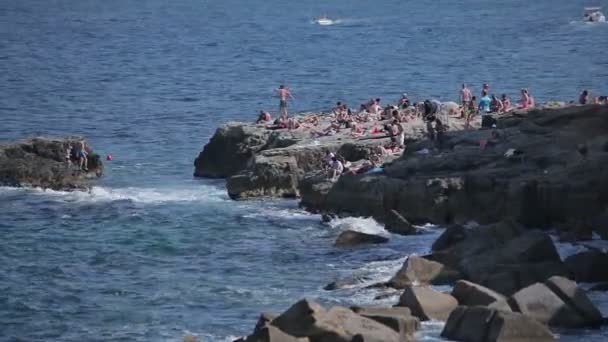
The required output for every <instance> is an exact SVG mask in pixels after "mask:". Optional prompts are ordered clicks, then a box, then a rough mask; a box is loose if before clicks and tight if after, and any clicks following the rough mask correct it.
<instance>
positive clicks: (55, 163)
mask: <svg viewBox="0 0 608 342" xmlns="http://www.w3.org/2000/svg"><path fill="white" fill-rule="evenodd" d="M83 140H84V139H83V138H82V137H70V138H61V139H59V138H33V139H28V140H24V141H21V142H18V143H14V144H7V145H0V185H6V186H28V187H40V188H44V189H47V188H48V189H53V190H76V189H86V188H88V187H90V185H91V181H92V180H93V179H96V178H98V177H101V176H102V175H103V164H102V162H101V158H100V156H99V155H97V154H96V153H94V152H93V150H92V149H91V148H90V147H89V146H88V144H86V146H85V150H86V151H87V153H88V171H85V170H81V169H80V168H79V164H78V156H77V155H76V154H75V152H76V150H77V149H78V148H77V146H80V142H81V141H83ZM70 145H71V146H73V148H74V149H73V150H72V151H73V152H72V154H70V158H69V162H68V160H67V159H66V156H67V155H68V153H67V149H68V146H70Z"/></svg>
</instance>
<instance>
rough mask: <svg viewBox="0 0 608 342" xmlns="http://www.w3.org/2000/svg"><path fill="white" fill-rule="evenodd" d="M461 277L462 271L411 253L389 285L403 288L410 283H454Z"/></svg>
mask: <svg viewBox="0 0 608 342" xmlns="http://www.w3.org/2000/svg"><path fill="white" fill-rule="evenodd" d="M460 277H461V275H460V272H458V271H455V270H452V269H450V268H448V267H446V266H445V265H443V264H441V263H439V262H436V261H432V260H427V259H425V258H422V257H419V256H416V255H411V256H409V257H408V258H407V259H406V260H405V262H404V263H403V266H402V267H401V269H400V270H399V271H397V274H395V275H394V276H393V278H391V280H389V281H388V283H387V285H388V286H390V287H394V288H397V289H403V288H405V287H406V286H408V285H424V284H427V285H428V284H433V285H445V284H449V283H453V282H454V281H456V280H457V279H459V278H460Z"/></svg>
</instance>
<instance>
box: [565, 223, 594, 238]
mask: <svg viewBox="0 0 608 342" xmlns="http://www.w3.org/2000/svg"><path fill="white" fill-rule="evenodd" d="M592 239H593V229H592V228H591V226H590V225H589V224H587V223H585V222H583V221H579V222H576V223H574V225H573V226H571V227H569V229H566V230H564V231H563V232H561V233H560V234H559V241H560V242H576V241H588V240H592Z"/></svg>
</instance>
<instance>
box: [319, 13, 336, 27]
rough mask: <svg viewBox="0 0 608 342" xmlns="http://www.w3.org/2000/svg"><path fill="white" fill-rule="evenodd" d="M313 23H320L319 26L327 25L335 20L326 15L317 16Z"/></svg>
mask: <svg viewBox="0 0 608 342" xmlns="http://www.w3.org/2000/svg"><path fill="white" fill-rule="evenodd" d="M315 23H317V24H319V25H321V26H329V25H333V24H334V23H335V22H334V21H333V20H331V19H329V18H328V17H327V16H326V15H324V16H322V17H319V18H317V19H315Z"/></svg>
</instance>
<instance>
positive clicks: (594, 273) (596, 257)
mask: <svg viewBox="0 0 608 342" xmlns="http://www.w3.org/2000/svg"><path fill="white" fill-rule="evenodd" d="M564 263H565V264H566V267H567V269H568V271H569V272H570V273H571V274H573V275H574V279H576V281H579V282H600V281H608V254H606V253H603V252H600V251H597V250H591V251H586V252H582V253H578V254H575V255H571V256H569V257H568V258H566V260H565V261H564Z"/></svg>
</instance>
